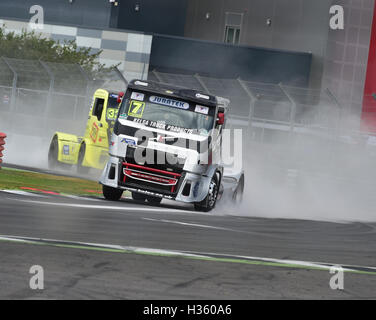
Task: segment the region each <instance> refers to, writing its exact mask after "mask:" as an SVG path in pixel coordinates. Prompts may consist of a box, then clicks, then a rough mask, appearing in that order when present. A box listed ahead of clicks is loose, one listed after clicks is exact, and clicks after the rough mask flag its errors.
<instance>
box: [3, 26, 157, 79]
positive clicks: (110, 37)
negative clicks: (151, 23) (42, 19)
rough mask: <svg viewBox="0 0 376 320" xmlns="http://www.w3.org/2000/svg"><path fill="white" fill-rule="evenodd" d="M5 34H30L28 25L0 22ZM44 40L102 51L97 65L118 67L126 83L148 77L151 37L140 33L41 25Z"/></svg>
mask: <svg viewBox="0 0 376 320" xmlns="http://www.w3.org/2000/svg"><path fill="white" fill-rule="evenodd" d="M3 24H5V27H6V30H7V31H14V32H17V33H20V32H21V31H22V29H26V30H29V31H30V30H31V29H30V28H29V24H28V22H25V21H18V20H7V19H0V25H3ZM38 32H40V33H42V35H43V36H44V37H47V38H51V39H54V40H59V41H61V42H63V41H64V40H74V41H76V42H77V45H78V46H79V47H90V48H92V50H93V51H98V50H102V53H101V55H100V59H99V62H100V63H103V64H105V65H107V66H111V65H115V64H118V63H120V65H119V67H118V68H119V70H120V71H121V72H122V73H123V74H124V76H125V78H126V79H127V80H128V81H129V80H131V79H134V78H145V79H146V77H147V74H148V69H149V60H150V51H151V43H152V36H151V35H145V34H142V33H134V32H125V31H119V30H111V29H107V30H106V29H105V30H101V29H92V28H81V27H73V26H64V25H56V24H54V25H52V24H44V27H43V29H42V30H38Z"/></svg>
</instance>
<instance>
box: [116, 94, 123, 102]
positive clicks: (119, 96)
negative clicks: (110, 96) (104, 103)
mask: <svg viewBox="0 0 376 320" xmlns="http://www.w3.org/2000/svg"><path fill="white" fill-rule="evenodd" d="M123 97H124V92H119V94H118V98H117V103H120V102H121V100H122V99H123Z"/></svg>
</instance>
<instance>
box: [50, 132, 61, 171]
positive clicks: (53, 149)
mask: <svg viewBox="0 0 376 320" xmlns="http://www.w3.org/2000/svg"><path fill="white" fill-rule="evenodd" d="M58 156H59V144H58V141H57V138H56V136H55V137H54V138H53V139H52V141H51V144H50V149H49V150H48V168H49V169H51V170H53V169H57V167H58V165H59V161H58V160H57V159H58Z"/></svg>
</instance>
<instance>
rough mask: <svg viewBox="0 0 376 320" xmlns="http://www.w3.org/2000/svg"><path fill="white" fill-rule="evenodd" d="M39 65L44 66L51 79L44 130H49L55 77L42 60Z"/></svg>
mask: <svg viewBox="0 0 376 320" xmlns="http://www.w3.org/2000/svg"><path fill="white" fill-rule="evenodd" d="M39 63H40V64H41V65H42V67H43V68H44V70H46V72H47V74H48V76H49V77H50V87H49V89H48V95H47V102H46V112H45V113H44V129H45V130H48V113H49V111H50V109H51V105H52V101H53V98H52V93H53V90H54V86H55V76H54V74H53V73H52V71H51V69H50V68H49V67H48V66H47V64H46V63H44V62H43V61H42V60H39Z"/></svg>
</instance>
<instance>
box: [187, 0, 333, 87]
mask: <svg viewBox="0 0 376 320" xmlns="http://www.w3.org/2000/svg"><path fill="white" fill-rule="evenodd" d="M330 4H331V0H317V1H312V0H288V1H286V0H237V1H231V0H190V1H189V2H188V7H187V17H186V27H185V36H187V37H192V38H197V39H202V40H213V41H219V42H222V41H224V31H225V14H226V12H236V13H242V14H243V21H242V26H241V33H240V44H241V45H249V46H259V47H265V48H273V49H285V50H293V51H301V52H311V53H312V54H313V60H312V67H311V68H312V69H311V78H310V85H311V86H312V87H320V84H321V78H322V70H323V56H324V53H325V48H326V43H327V35H328V22H329V7H330ZM206 13H210V18H209V19H206V17H205V15H206ZM267 19H271V25H270V26H268V25H267V23H266V21H267ZM290 80H291V79H290Z"/></svg>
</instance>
